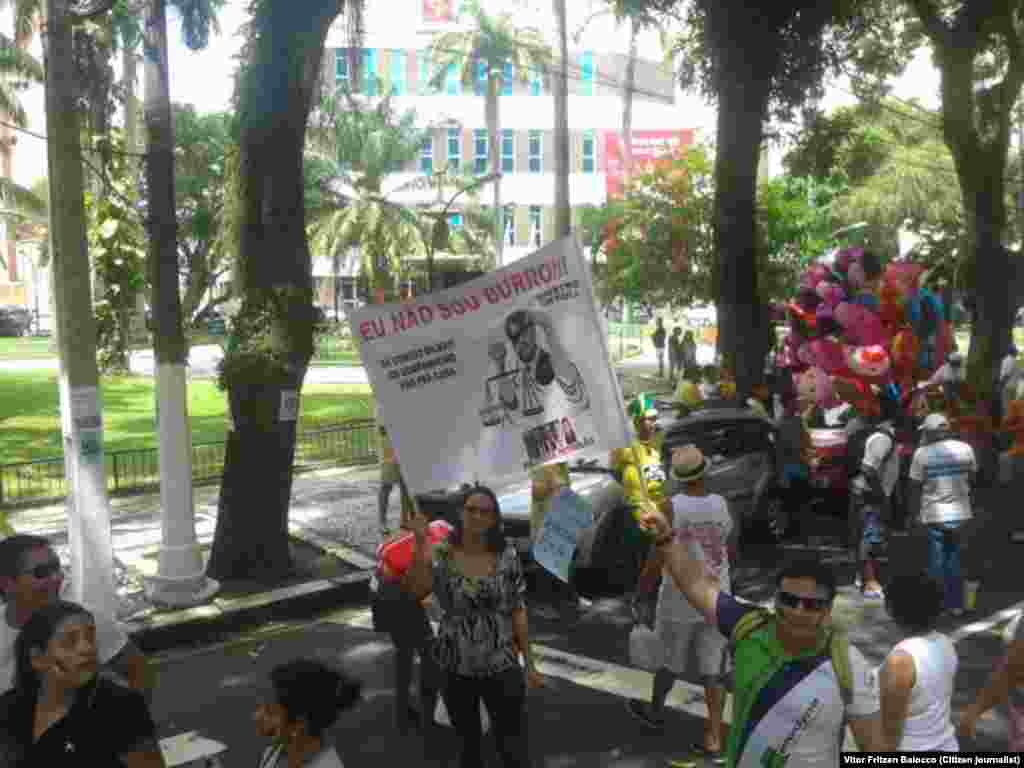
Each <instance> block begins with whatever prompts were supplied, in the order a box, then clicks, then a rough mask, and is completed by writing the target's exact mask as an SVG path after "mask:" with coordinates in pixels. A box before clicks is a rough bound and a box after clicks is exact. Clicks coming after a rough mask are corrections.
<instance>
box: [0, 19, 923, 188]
mask: <svg viewBox="0 0 1024 768" xmlns="http://www.w3.org/2000/svg"><path fill="white" fill-rule="evenodd" d="M247 4H248V2H247V0H226V2H225V5H224V7H223V9H222V11H221V13H220V16H219V22H220V27H221V30H220V33H219V34H214V35H212V36H211V38H210V44H209V46H208V47H207V48H206V49H205V50H202V51H190V50H188V48H187V47H186V46H185V45H184V43H183V41H182V36H181V25H180V20H179V18H178V17H177V15H176V12H175V11H174V10H173V8H170V9H169V10H168V22H169V24H168V26H169V29H168V36H169V41H170V53H169V56H170V85H171V99H172V101H175V102H182V103H191V104H193V105H194V106H195V107H196V109H197V110H198V111H200V112H213V111H221V110H227V109H229V108H230V100H231V93H232V90H233V87H234V83H233V78H232V75H233V73H234V71H235V69H236V65H237V62H236V61H235V60H234V58H233V57H234V56H235V55H236V54H237V52H238V49H239V47H240V45H241V38H240V37H239V35H238V34H237V33H238V28H239V26H240V25H241V24H242V23H243V22H244V21H245V19H246V17H247V13H246V10H245V9H246V6H247ZM10 26H11V21H10V14H9V11H4V12H2V13H0V29H3V30H9V29H10ZM367 31H368V33H369V34H371V35H372V34H373V33H374V30H367ZM623 34H625V32H623ZM36 54H37V55H40V54H41V51H39V45H38V40H37V43H36ZM118 68H119V67H118ZM140 74H141V72H140ZM938 84H939V82H938V73H937V71H936V70H935V68H934V66H932V64H931V56H930V53H928V52H927V51H922V52H921V53H920V54H919V55H918V56H917V58H916V59H915V60H914V62H913V63H912V64H911V65H910V67H908V69H907V72H906V73H905V74H904V76H903V77H902V78H900V80H899V81H897V82H896V83H894V95H895V96H896V97H898V98H903V99H910V98H918V99H919V100H920V101H921V103H922V105H923V106H926V107H930V108H938V106H939V97H938ZM42 102H43V98H42V89H41V88H33V89H30V90H29V91H28V92H26V93H25V94H24V95H23V103H24V105H25V108H26V110H27V111H28V113H29V115H30V128H31V129H32V130H34V131H36V132H38V133H40V134H42V133H44V132H45V118H44V114H43V104H42ZM691 103H692V102H691ZM854 103H856V98H855V97H854V96H853V95H852V94H851V93H850V87H849V83H848V82H845V81H843V80H840V81H838V82H836V83H834V84H833V85H832V86H831V87H829V88H828V89H827V91H826V96H825V98H824V100H823V102H822V107H823V108H824V109H826V111H830V110H832V109H835V108H836V107H838V106H842V105H848V104H854ZM699 113H700V114H701V117H700V118H699V119H700V120H701V121H703V122H708V123H711V124H708V125H700V126H690V125H680V126H678V127H698V128H703V129H704V131H705V133H706V135H710V136H713V135H714V125H713V120H714V112H713V111H712V110H710V109H707V110H699ZM691 114H693V113H691ZM666 127H676V126H666ZM772 168H773V170H777V168H778V163H777V162H773V163H772ZM45 172H46V160H45V144H44V142H43V141H42V140H41V139H38V138H33V137H31V136H26V135H22V137H21V138H20V139H19V143H18V149H17V156H16V162H15V179H16V180H17V181H18V182H19V183H21V184H25V185H28V184H30V183H31V182H32V181H34V180H35V179H37V178H39V177H41V176H44V175H45Z"/></svg>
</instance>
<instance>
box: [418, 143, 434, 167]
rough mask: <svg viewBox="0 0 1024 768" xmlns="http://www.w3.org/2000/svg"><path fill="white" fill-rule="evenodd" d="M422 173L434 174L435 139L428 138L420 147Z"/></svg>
mask: <svg viewBox="0 0 1024 768" xmlns="http://www.w3.org/2000/svg"><path fill="white" fill-rule="evenodd" d="M420 171H421V172H422V173H425V174H427V175H432V174H433V173H434V137H433V136H427V138H425V139H424V140H423V144H422V145H421V146H420Z"/></svg>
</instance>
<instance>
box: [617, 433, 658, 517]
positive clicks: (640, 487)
mask: <svg viewBox="0 0 1024 768" xmlns="http://www.w3.org/2000/svg"><path fill="white" fill-rule="evenodd" d="M663 439H664V438H663V437H662V435H655V436H654V438H653V439H651V440H648V441H641V440H634V441H633V444H632V445H631V446H630V447H629V448H616V449H615V450H614V451H612V456H611V462H610V463H611V468H612V471H613V472H621V473H622V488H623V490H624V491H625V497H626V503H627V504H629V505H630V506H632V507H638V506H640V503H641V502H642V501H643V499H644V487H646V488H647V498H648V499H650V500H651V501H653V502H654V503H658V502H659V501H661V500H662V499H664V497H665V480H666V478H665V468H664V467H663V466H662V464H661V443H662V440H663Z"/></svg>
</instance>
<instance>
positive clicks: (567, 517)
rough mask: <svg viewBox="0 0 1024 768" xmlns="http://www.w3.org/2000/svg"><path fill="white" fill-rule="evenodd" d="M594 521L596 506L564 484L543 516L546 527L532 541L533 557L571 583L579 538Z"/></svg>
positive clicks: (552, 572)
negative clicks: (570, 575)
mask: <svg viewBox="0 0 1024 768" xmlns="http://www.w3.org/2000/svg"><path fill="white" fill-rule="evenodd" d="M593 524H594V510H593V508H592V507H591V506H590V504H589V503H588V502H587V500H586V499H584V498H583V497H582V496H580V495H579V494H577V493H573V492H572V491H571V490H569V489H568V488H563V489H562V490H561V491H559V493H558V495H557V496H555V497H554V498H553V499H552V500H551V509H549V510H548V513H547V514H546V515H545V516H544V527H543V528H541V529H540V536H538V537H537V543H536V544H534V545H533V559H534V560H536V561H537V562H538V563H539V564H540V565H541V567H543V568H544V570H546V571H548V573H551V574H553V575H554V576H557V577H558V578H560V579H561V580H562V581H564V582H565V583H566V584H568V583H569V566H570V565H571V564H572V556H573V553H574V552H575V551H576V542H578V541H579V538H580V534H581V533H583V531H585V530H587V529H588V528H590V526H592V525H593Z"/></svg>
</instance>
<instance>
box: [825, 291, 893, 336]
mask: <svg viewBox="0 0 1024 768" xmlns="http://www.w3.org/2000/svg"><path fill="white" fill-rule="evenodd" d="M835 318H836V322H837V323H839V324H840V325H841V326H843V335H844V336H846V338H848V339H849V340H850V343H851V344H853V345H854V346H857V347H861V346H874V345H876V344H884V343H886V342H887V341H888V340H889V339H888V335H887V334H886V332H885V328H884V327H883V325H882V320H881V318H879V316H878V315H877V314H875V313H874V312H872V311H871V310H870V309H868V308H867V307H864V306H861V305H860V304H853V303H851V302H849V301H844V302H843V303H842V304H840V305H839V306H838V307H836V309H835Z"/></svg>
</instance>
